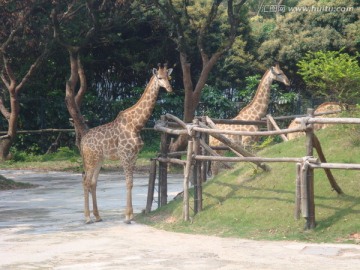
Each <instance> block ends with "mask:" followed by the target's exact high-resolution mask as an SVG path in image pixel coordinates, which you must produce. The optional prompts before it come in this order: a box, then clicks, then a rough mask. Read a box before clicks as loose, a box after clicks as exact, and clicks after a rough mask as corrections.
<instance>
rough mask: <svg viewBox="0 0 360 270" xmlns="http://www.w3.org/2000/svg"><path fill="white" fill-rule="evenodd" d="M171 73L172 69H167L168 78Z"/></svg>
mask: <svg viewBox="0 0 360 270" xmlns="http://www.w3.org/2000/svg"><path fill="white" fill-rule="evenodd" d="M171 72H173V69H172V68H169V69H168V70H167V74H168V76H170V74H171Z"/></svg>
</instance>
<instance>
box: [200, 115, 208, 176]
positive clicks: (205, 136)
mask: <svg viewBox="0 0 360 270" xmlns="http://www.w3.org/2000/svg"><path fill="white" fill-rule="evenodd" d="M201 121H202V122H203V123H205V124H206V117H205V116H203V117H202V119H201ZM200 135H201V137H200V145H201V146H202V144H201V141H203V142H204V143H205V144H207V145H208V144H209V134H207V133H203V132H201V133H200ZM206 153H207V151H206V149H205V147H201V155H203V156H206ZM207 170H208V161H206V160H204V161H202V162H201V176H200V178H201V182H202V183H205V182H206V180H207Z"/></svg>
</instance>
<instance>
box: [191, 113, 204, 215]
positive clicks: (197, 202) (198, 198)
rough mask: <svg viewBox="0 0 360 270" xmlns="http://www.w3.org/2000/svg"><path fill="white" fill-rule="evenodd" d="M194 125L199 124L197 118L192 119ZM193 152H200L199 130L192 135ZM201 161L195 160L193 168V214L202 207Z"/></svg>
mask: <svg viewBox="0 0 360 270" xmlns="http://www.w3.org/2000/svg"><path fill="white" fill-rule="evenodd" d="M193 124H194V125H199V119H194V120H193ZM192 138H193V142H194V144H193V152H194V155H195V156H199V155H200V154H201V152H200V151H201V149H200V132H194V134H193V136H192ZM201 163H202V162H201V161H199V160H196V161H195V165H194V169H193V177H194V178H193V182H194V212H195V214H196V213H198V212H200V211H201V209H202V179H201Z"/></svg>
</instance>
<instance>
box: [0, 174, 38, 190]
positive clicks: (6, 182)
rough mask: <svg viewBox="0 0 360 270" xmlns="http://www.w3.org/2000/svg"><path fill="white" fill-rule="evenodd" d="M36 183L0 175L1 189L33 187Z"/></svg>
mask: <svg viewBox="0 0 360 270" xmlns="http://www.w3.org/2000/svg"><path fill="white" fill-rule="evenodd" d="M33 187H36V186H35V185H32V184H29V183H22V182H15V181H13V180H11V179H7V178H5V177H4V176H2V175H0V190H9V189H23V188H33Z"/></svg>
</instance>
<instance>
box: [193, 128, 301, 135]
mask: <svg viewBox="0 0 360 270" xmlns="http://www.w3.org/2000/svg"><path fill="white" fill-rule="evenodd" d="M192 129H193V130H195V131H200V132H204V133H208V134H210V135H211V133H216V134H228V135H241V136H272V135H280V134H286V133H293V132H300V131H305V128H302V127H299V128H288V129H282V130H272V131H236V130H224V129H214V128H211V129H210V128H202V127H196V126H194V127H193V128H192Z"/></svg>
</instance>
